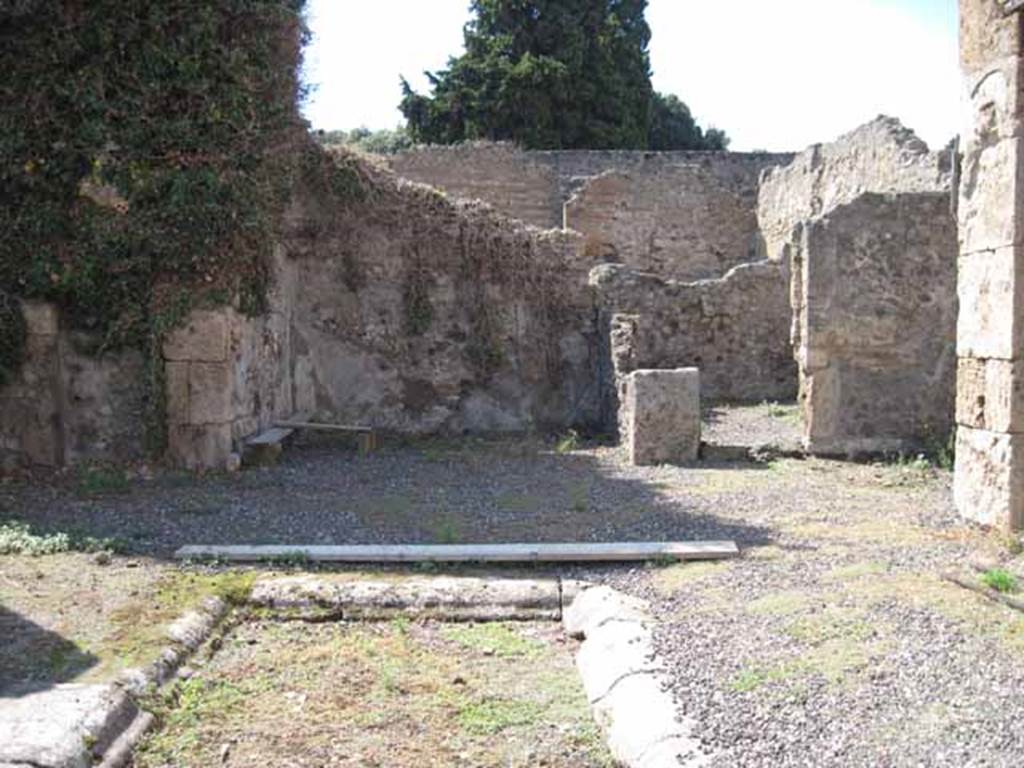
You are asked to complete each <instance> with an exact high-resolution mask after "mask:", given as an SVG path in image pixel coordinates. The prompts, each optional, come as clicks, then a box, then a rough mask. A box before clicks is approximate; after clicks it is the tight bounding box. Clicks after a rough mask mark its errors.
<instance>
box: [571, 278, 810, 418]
mask: <svg viewBox="0 0 1024 768" xmlns="http://www.w3.org/2000/svg"><path fill="white" fill-rule="evenodd" d="M590 282H591V285H592V286H593V287H594V289H595V291H596V294H597V300H598V303H599V306H600V307H601V311H602V316H603V320H604V323H605V325H606V328H607V333H608V339H609V342H608V343H609V349H608V353H609V359H610V364H611V365H610V368H609V369H608V370H607V374H608V375H610V376H611V377H613V380H614V383H613V384H612V390H611V391H609V390H607V389H606V390H605V396H606V397H607V396H609V395H610V396H611V397H612V398H615V397H620V396H621V387H622V385H623V382H624V377H625V376H626V375H627V374H629V373H630V372H632V371H635V370H638V369H647V368H688V367H693V368H699V369H700V378H701V398H702V399H704V400H706V401H709V402H716V401H717V402H721V401H731V402H760V401H762V400H789V399H792V398H793V397H795V396H796V386H797V378H796V364H795V363H794V361H793V353H792V349H791V347H790V345H789V324H790V309H789V300H788V279H787V275H786V269H785V267H784V266H783V265H781V264H779V263H776V262H768V261H761V262H757V263H754V264H745V265H742V266H739V267H736V268H734V269H732V270H731V271H730V272H728V273H727V274H726V275H725V276H724V277H722V278H718V279H715V280H700V281H696V282H682V281H678V280H666V279H664V278H662V277H660V276H658V275H653V274H650V273H644V272H638V271H636V270H632V269H629V268H628V267H621V266H612V265H606V266H600V267H597V268H595V269H594V271H593V272H592V273H591V276H590ZM606 381H607V379H606ZM614 411H615V405H614V403H613V404H612V405H611V406H610V407H608V408H607V409H606V413H608V414H610V413H614Z"/></svg>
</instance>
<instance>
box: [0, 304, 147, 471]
mask: <svg viewBox="0 0 1024 768" xmlns="http://www.w3.org/2000/svg"><path fill="white" fill-rule="evenodd" d="M22 310H23V314H24V316H25V320H26V323H27V326H28V338H27V349H26V352H27V354H26V361H25V363H24V365H22V367H21V369H20V370H19V371H18V373H17V376H16V377H15V380H14V381H12V382H10V383H9V384H8V385H7V386H6V387H4V388H3V389H2V390H0V472H2V471H13V470H15V469H18V468H20V467H25V466H41V467H60V466H63V465H65V464H77V463H85V462H107V461H110V462H126V461H132V460H135V459H138V458H141V457H142V455H143V447H144V446H143V409H144V396H145V394H144V393H145V387H144V384H143V382H144V380H145V373H144V365H143V360H142V356H141V355H140V354H139V353H137V352H131V351H125V352H118V353H111V352H107V353H103V354H100V355H99V356H97V355H95V354H93V350H94V348H95V345H96V344H97V340H96V339H95V338H94V337H92V336H90V335H89V334H84V333H78V332H71V331H68V330H66V329H65V328H64V327H63V324H62V322H61V313H60V310H59V309H58V308H57V307H56V306H55V305H52V304H47V303H42V302H24V303H23V304H22Z"/></svg>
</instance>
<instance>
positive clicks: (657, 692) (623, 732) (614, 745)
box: [594, 674, 690, 768]
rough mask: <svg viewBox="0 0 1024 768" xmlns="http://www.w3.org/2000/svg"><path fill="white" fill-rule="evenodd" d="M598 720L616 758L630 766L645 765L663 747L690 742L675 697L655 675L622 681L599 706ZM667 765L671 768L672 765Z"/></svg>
mask: <svg viewBox="0 0 1024 768" xmlns="http://www.w3.org/2000/svg"><path fill="white" fill-rule="evenodd" d="M594 717H595V719H596V720H597V721H598V723H599V724H601V725H602V726H603V727H604V728H605V729H606V730H607V733H608V747H609V749H610V750H611V753H612V755H613V756H614V757H615V759H616V760H619V761H621V762H622V763H623V764H624V765H627V766H640V765H644V763H643V762H642V761H643V758H644V755H645V754H647V753H648V752H649V751H651V750H653V749H655V748H656V747H657V746H658V745H659V744H662V743H665V742H667V741H669V740H671V739H688V738H690V733H689V732H688V730H687V729H686V727H685V726H684V725H683V724H682V723H680V721H679V720H678V719H677V718H676V712H675V703H674V702H673V701H672V697H671V696H670V695H669V694H668V693H666V692H665V691H664V690H662V687H661V683H660V681H659V680H658V678H657V677H656V676H654V675H647V674H640V675H633V676H630V677H626V678H624V679H623V680H621V681H620V682H619V683H618V685H616V686H615V687H614V688H612V689H611V691H609V692H608V695H607V696H605V697H604V698H602V699H601V700H600V701H598V702H597V703H596V704H595V706H594ZM648 764H649V763H648ZM664 765H665V767H666V768H668V766H670V765H672V763H671V762H668V763H666V764H664Z"/></svg>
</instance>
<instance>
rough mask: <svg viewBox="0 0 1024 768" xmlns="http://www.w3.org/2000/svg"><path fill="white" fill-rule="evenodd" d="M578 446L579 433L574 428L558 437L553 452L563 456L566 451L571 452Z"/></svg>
mask: <svg viewBox="0 0 1024 768" xmlns="http://www.w3.org/2000/svg"><path fill="white" fill-rule="evenodd" d="M579 447H580V435H579V432H577V431H576V430H575V429H570V430H569V431H568V432H567V433H566V434H565V435H563V436H562V437H560V438H559V439H558V442H557V443H555V453H557V454H559V455H560V456H564V455H565V454H567V453H572V452H573V451H575V450H578V449H579Z"/></svg>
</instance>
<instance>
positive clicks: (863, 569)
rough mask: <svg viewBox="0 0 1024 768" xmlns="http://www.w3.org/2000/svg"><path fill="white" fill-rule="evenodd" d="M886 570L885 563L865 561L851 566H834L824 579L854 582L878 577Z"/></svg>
mask: <svg viewBox="0 0 1024 768" xmlns="http://www.w3.org/2000/svg"><path fill="white" fill-rule="evenodd" d="M887 570H888V569H887V567H886V565H885V563H878V562H872V561H867V562H862V563H853V564H852V565H841V566H836V567H835V568H833V569H832V570H831V571H829V572H828V575H827V576H826V577H825V578H826V579H827V580H829V581H856V580H858V579H865V578H869V577H871V576H880V575H881V574H883V573H885V572H886V571H887Z"/></svg>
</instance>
